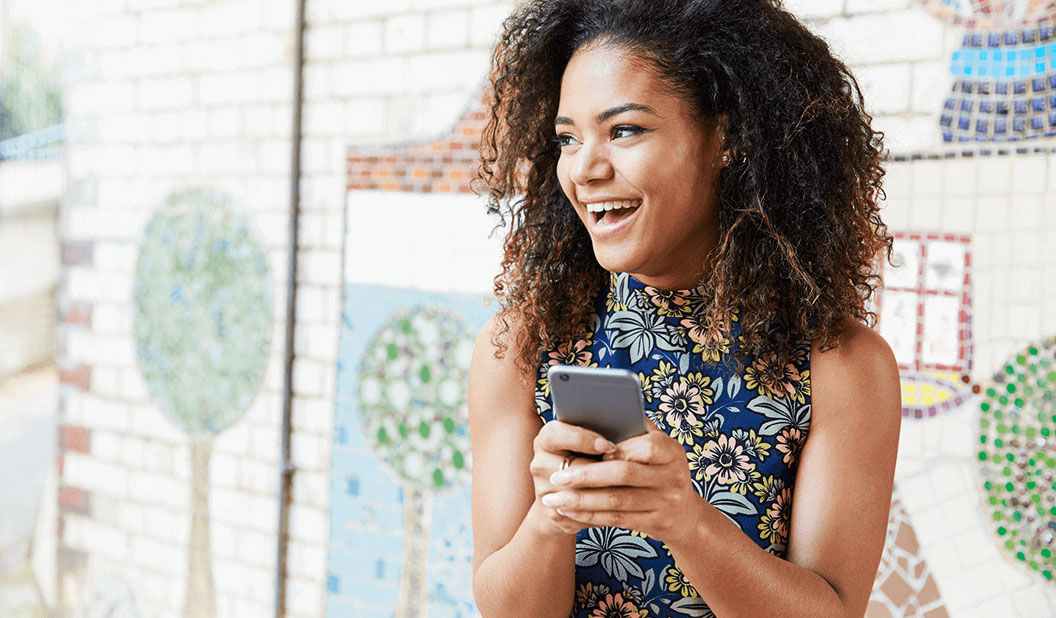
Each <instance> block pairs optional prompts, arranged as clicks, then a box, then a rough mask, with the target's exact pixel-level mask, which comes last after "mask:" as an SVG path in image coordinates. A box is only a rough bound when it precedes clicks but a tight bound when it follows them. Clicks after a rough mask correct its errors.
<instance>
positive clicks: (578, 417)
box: [546, 365, 649, 443]
mask: <svg viewBox="0 0 1056 618" xmlns="http://www.w3.org/2000/svg"><path fill="white" fill-rule="evenodd" d="M546 375H547V378H548V379H549V380H550V392H551V393H552V394H553V400H554V417H555V418H556V419H557V420H559V421H561V422H564V423H570V424H572V425H579V426H580V427H585V428H586V429H589V430H591V431H594V432H597V433H599V434H601V435H602V436H604V437H605V438H606V439H608V440H610V441H612V442H614V443H618V442H622V441H623V440H626V439H627V438H632V437H634V436H638V435H641V434H643V433H645V432H646V425H645V424H646V423H647V422H649V421H648V419H647V418H646V416H645V403H644V401H643V400H642V385H641V383H640V382H639V381H638V376H637V375H635V374H634V372H631V371H628V370H627V369H610V368H598V367H576V366H572V365H553V366H551V367H550V369H549V370H548V371H547V372H546Z"/></svg>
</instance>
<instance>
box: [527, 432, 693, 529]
mask: <svg viewBox="0 0 1056 618" xmlns="http://www.w3.org/2000/svg"><path fill="white" fill-rule="evenodd" d="M646 425H647V426H648V431H647V432H646V433H645V434H644V435H640V436H636V437H634V438H630V439H627V440H624V441H623V442H620V443H619V444H618V445H617V450H616V451H615V452H614V453H612V454H609V455H606V456H605V459H604V460H602V461H598V462H595V461H589V460H587V459H585V458H579V459H576V460H575V461H574V462H573V464H572V465H571V466H570V467H569V468H567V469H565V470H560V471H558V472H555V473H554V474H553V476H551V477H550V482H551V483H553V484H554V485H556V486H558V487H560V488H562V489H561V490H560V491H557V492H555V493H552V494H549V495H547V496H545V497H544V498H543V499H542V500H543V503H544V504H546V505H547V506H551V507H556V508H557V509H558V510H559V511H560V512H561V514H563V515H564V516H565V517H568V518H569V519H573V520H576V521H577V522H579V523H581V524H583V526H584V527H598V526H614V527H618V528H626V529H630V530H635V531H638V532H644V533H645V534H647V535H649V536H650V537H652V538H654V539H657V540H660V541H663V542H665V543H667V544H668V545H671V544H672V543H676V542H678V541H679V540H680V539H681V538H682V537H684V536H685V535H688V534H690V533H691V532H692V530H693V528H694V527H695V526H696V525H697V523H699V522H700V516H699V512H700V509H701V508H702V506H703V505H704V504H705V503H704V501H703V500H701V499H700V496H698V495H697V493H696V492H695V491H694V490H693V484H692V482H691V480H690V476H689V463H688V461H687V460H686V451H685V449H683V448H682V445H680V444H679V443H678V442H677V441H676V440H675V439H674V438H672V437H670V436H668V435H667V434H665V433H663V432H662V431H660V430H659V429H657V428H656V426H654V425H653V423H651V422H647V423H646Z"/></svg>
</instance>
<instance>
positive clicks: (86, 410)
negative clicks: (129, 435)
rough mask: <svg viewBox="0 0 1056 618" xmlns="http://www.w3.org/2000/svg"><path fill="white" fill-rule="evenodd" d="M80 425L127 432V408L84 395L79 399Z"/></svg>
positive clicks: (116, 403)
mask: <svg viewBox="0 0 1056 618" xmlns="http://www.w3.org/2000/svg"><path fill="white" fill-rule="evenodd" d="M80 406H81V414H80V416H81V423H82V424H83V425H84V426H85V427H88V428H90V429H91V428H98V429H110V430H113V431H118V432H121V431H127V430H128V424H129V414H128V408H127V407H125V406H124V405H122V404H120V403H118V402H115V401H112V400H109V399H104V398H102V397H97V396H94V395H85V396H84V397H81V398H80Z"/></svg>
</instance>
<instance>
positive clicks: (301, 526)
mask: <svg viewBox="0 0 1056 618" xmlns="http://www.w3.org/2000/svg"><path fill="white" fill-rule="evenodd" d="M328 528H329V527H328V526H327V517H326V513H325V512H323V511H320V510H319V509H315V508H309V507H304V506H300V505H297V504H294V505H293V506H291V507H290V538H293V539H298V540H300V541H303V542H305V543H309V544H314V545H323V544H325V543H326V532H327V530H328Z"/></svg>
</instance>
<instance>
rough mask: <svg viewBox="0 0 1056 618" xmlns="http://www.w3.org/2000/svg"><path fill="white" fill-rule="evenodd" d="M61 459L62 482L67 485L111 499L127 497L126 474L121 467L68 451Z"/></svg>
mask: <svg viewBox="0 0 1056 618" xmlns="http://www.w3.org/2000/svg"><path fill="white" fill-rule="evenodd" d="M63 458H64V463H63V468H64V469H63V480H65V481H66V484H67V485H70V486H73V487H80V488H81V489H84V490H87V491H91V492H98V493H101V494H106V495H108V496H110V497H113V498H121V497H123V496H126V495H128V472H127V471H126V470H125V469H124V468H123V467H121V466H116V465H112V464H108V463H104V462H101V461H98V460H97V459H95V458H93V457H90V456H88V455H81V454H80V453H74V452H70V451H67V452H66V453H65V454H64V455H63Z"/></svg>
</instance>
